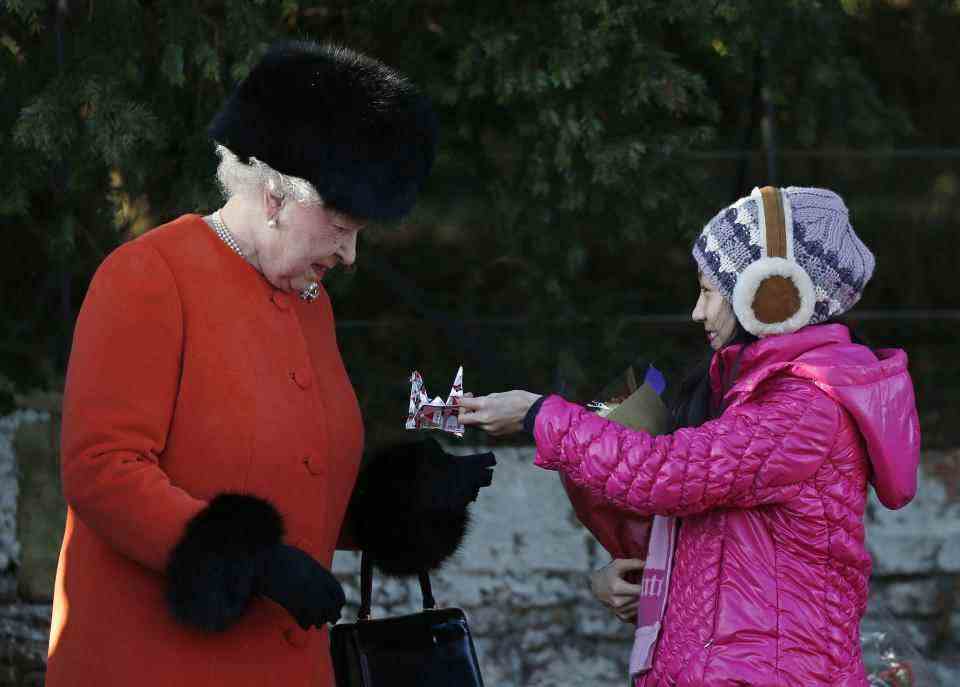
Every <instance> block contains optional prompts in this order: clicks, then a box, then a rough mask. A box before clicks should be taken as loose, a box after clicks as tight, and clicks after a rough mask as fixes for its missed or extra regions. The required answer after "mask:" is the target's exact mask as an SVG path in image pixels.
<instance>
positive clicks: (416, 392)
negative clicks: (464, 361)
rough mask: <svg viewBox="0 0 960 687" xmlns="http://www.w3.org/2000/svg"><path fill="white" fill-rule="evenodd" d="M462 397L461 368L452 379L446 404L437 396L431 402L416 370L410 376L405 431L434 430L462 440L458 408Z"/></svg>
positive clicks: (461, 426) (461, 367) (421, 378)
mask: <svg viewBox="0 0 960 687" xmlns="http://www.w3.org/2000/svg"><path fill="white" fill-rule="evenodd" d="M461 397H463V366H462V365H461V366H460V369H459V370H457V375H456V376H455V377H454V378H453V386H452V387H451V388H450V395H449V396H447V400H446V402H444V401H443V399H442V398H440V397H439V396H437V397H436V398H434V399H433V400H432V401H431V400H430V397H429V396H427V392H426V391H425V390H424V388H423V377H421V376H420V373H419V372H417V371H416V370H414V371H413V374H412V375H410V409H409V411H408V412H407V425H406V427H407V429H436V430H440V431H441V432H449V433H450V434H454V435H456V436H458V437H460V438H463V425H462V424H460V419H459V417H458V415H459V412H460V411H459V406H460V398H461Z"/></svg>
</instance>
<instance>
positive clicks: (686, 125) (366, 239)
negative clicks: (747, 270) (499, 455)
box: [0, 0, 960, 445]
mask: <svg viewBox="0 0 960 687" xmlns="http://www.w3.org/2000/svg"><path fill="white" fill-rule="evenodd" d="M958 30H960V3H957V2H956V1H955V0H843V1H842V2H828V1H826V0H780V1H774V0H717V1H710V2H703V1H701V0H672V1H671V2H658V1H656V0H647V1H643V0H633V1H622V2H614V1H607V0H531V1H528V2H515V1H514V2H508V1H506V0H483V1H482V2H475V1H473V0H424V1H415V0H393V1H391V0H372V1H370V2H347V1H346V0H338V1H332V2H320V1H313V2H308V1H304V2H297V1H294V0H282V1H279V2H269V1H267V0H216V1H207V0H192V1H190V2H187V1H186V0H169V1H166V2H159V1H156V0H154V1H149V0H140V1H134V0H55V1H52V2H51V1H47V0H0V89H2V93H3V97H2V99H0V167H2V169H3V170H4V171H5V179H6V186H5V189H4V192H3V194H0V222H2V223H3V232H2V237H3V244H2V245H3V250H2V251H0V274H2V277H0V278H2V280H3V299H2V302H0V406H2V405H3V403H9V398H10V395H11V393H12V391H13V390H27V389H33V388H41V389H53V390H55V389H57V388H59V387H60V386H61V385H62V378H63V373H64V369H65V364H66V360H67V355H68V352H69V340H70V335H71V330H72V325H73V321H74V319H75V317H76V312H77V310H78V308H79V306H80V303H81V302H82V298H83V295H84V292H85V289H86V285H87V283H88V282H89V279H90V277H91V275H92V273H93V271H94V270H95V268H96V266H97V265H98V264H99V262H100V261H101V260H102V259H103V257H104V256H105V255H106V254H107V253H108V252H109V251H110V250H112V249H113V248H114V247H115V246H116V245H118V244H119V243H120V242H122V241H124V240H127V239H129V238H130V237H132V236H136V235H138V234H140V233H142V232H144V231H147V230H149V229H150V228H152V227H154V226H156V225H158V224H161V223H163V222H165V221H168V220H170V219H172V218H174V217H176V216H178V215H180V214H182V213H184V212H201V213H204V212H207V211H209V210H211V209H213V208H215V207H216V206H217V203H218V201H219V197H218V191H217V189H216V186H215V184H214V182H213V173H214V168H215V157H214V155H213V148H212V145H211V143H210V142H209V140H208V139H207V137H206V134H205V128H206V124H207V122H209V120H210V118H211V116H212V115H213V113H214V112H215V111H216V109H217V108H218V107H219V105H220V104H221V102H222V101H223V99H224V98H225V96H226V94H227V93H228V92H229V91H230V89H231V88H232V87H233V85H234V84H235V83H236V82H237V80H239V79H240V78H242V77H243V76H244V75H245V74H246V72H247V71H248V70H249V68H250V66H251V65H252V64H253V63H254V62H255V61H256V59H257V58H258V57H259V56H260V55H261V54H262V52H263V51H264V50H265V49H266V47H267V45H269V43H270V42H271V41H273V40H274V39H277V38H282V37H307V38H314V39H319V40H332V41H337V42H342V43H345V44H347V45H349V46H351V47H354V48H356V49H358V50H361V51H363V52H367V53H369V54H372V55H374V56H376V57H378V58H380V59H382V60H384V61H385V62H387V63H388V64H391V65H393V66H395V67H397V68H399V69H400V70H401V71H403V72H405V73H406V74H408V75H409V76H410V77H411V78H412V79H413V80H414V81H415V82H416V83H418V84H419V85H421V86H422V87H423V88H424V90H426V91H427V92H428V93H429V94H430V95H431V97H432V98H433V100H434V102H435V103H436V106H437V108H438V111H439V113H440V117H441V122H442V124H441V126H442V128H441V142H440V151H439V157H438V161H437V165H436V168H435V172H434V174H433V176H432V177H431V179H430V181H429V183H428V187H427V189H426V190H425V193H424V194H423V197H422V201H421V202H420V203H419V205H418V208H417V210H416V211H415V212H414V213H413V215H412V216H411V217H410V218H409V219H408V220H406V221H405V222H403V223H402V224H401V225H399V226H393V227H374V228H371V230H370V231H367V232H364V236H363V244H362V246H361V254H360V261H359V266H360V268H359V270H358V271H357V272H356V273H354V274H352V275H338V276H337V277H335V278H334V279H332V280H331V281H330V284H329V288H330V290H331V291H332V292H333V295H334V299H335V306H336V308H337V312H338V322H339V335H340V340H341V346H342V348H343V350H344V356H345V359H346V362H347V365H348V367H349V369H350V372H351V375H352V377H353V379H354V382H355V384H356V385H357V388H358V392H359V394H360V397H361V402H362V403H363V405H364V408H365V411H366V412H367V417H368V422H369V426H370V429H371V434H372V435H376V433H377V432H378V431H382V432H389V431H392V429H391V428H395V427H394V426H395V425H396V426H397V427H399V421H400V419H401V417H402V414H403V413H404V412H405V410H406V409H405V399H406V376H407V375H408V374H409V371H410V370H411V369H414V368H420V369H421V370H422V371H423V372H424V375H425V379H426V381H427V386H428V390H429V391H431V392H432V393H443V392H445V391H446V388H447V385H449V382H450V379H452V376H453V372H454V370H455V369H456V365H457V364H458V363H464V364H465V366H466V380H465V381H466V386H467V388H468V389H470V390H474V391H477V392H487V391H492V390H497V389H501V388H505V387H528V388H532V389H540V390H548V389H556V388H563V389H565V390H567V391H570V392H571V393H573V392H576V393H579V394H582V393H584V389H588V388H598V387H600V386H602V385H603V383H604V382H605V381H606V380H607V378H609V377H611V376H612V375H613V374H614V373H615V372H617V371H618V370H619V369H620V368H621V367H623V366H624V365H625V364H626V363H627V362H628V361H629V360H632V359H633V358H634V357H636V356H638V355H644V356H646V357H648V358H650V359H653V360H656V361H658V363H659V364H660V365H661V367H664V368H665V369H666V370H667V371H668V373H670V375H671V376H673V375H675V374H678V373H679V371H680V369H681V368H682V366H683V364H684V361H685V360H686V359H688V358H689V356H690V355H693V354H696V353H697V352H702V349H703V344H702V339H701V338H700V337H701V333H700V332H699V330H697V329H696V328H694V327H691V326H690V325H688V324H683V323H682V322H681V321H680V320H681V319H682V318H674V319H676V320H677V321H676V323H674V320H672V319H670V318H669V317H667V318H659V319H657V318H654V319H652V320H651V319H649V318H650V317H651V316H656V315H677V314H685V313H687V312H688V311H689V309H690V308H691V307H692V302H693V300H694V297H695V292H696V287H695V275H694V274H693V268H692V263H691V260H690V258H689V250H688V246H689V243H690V241H691V240H692V237H693V236H694V235H695V233H696V232H697V231H698V230H699V229H700V227H701V226H702V225H703V223H704V222H705V221H706V220H707V219H709V217H710V216H711V215H712V214H713V213H715V212H716V211H717V210H718V209H719V208H720V207H721V206H723V205H724V204H726V203H729V202H731V201H732V200H734V199H735V198H737V197H739V196H741V195H744V194H745V193H747V192H749V190H750V188H751V187H752V186H754V185H762V184H764V183H783V184H799V185H824V186H830V187H832V188H835V189H836V190H837V191H839V192H840V193H841V194H842V195H844V196H845V197H846V198H847V200H848V203H849V205H850V206H851V209H852V212H853V219H854V225H855V226H856V227H857V229H858V231H859V232H860V233H861V234H862V235H863V236H864V238H865V239H866V241H867V243H868V244H869V245H871V246H872V247H873V248H874V249H875V252H876V253H877V254H878V256H879V261H878V263H879V267H878V270H877V274H876V277H875V281H874V284H872V285H871V288H870V289H868V292H867V297H866V298H865V301H864V303H863V305H862V306H861V307H862V308H864V309H866V310H870V309H874V310H876V309H895V310H902V309H907V308H909V309H917V308H939V309H944V308H956V307H957V298H956V293H957V289H956V287H955V285H953V284H952V281H953V279H952V271H953V269H952V266H953V265H955V264H956V263H957V258H960V254H958V250H960V249H958V248H957V245H956V243H955V242H954V241H953V240H952V239H951V236H952V234H953V232H955V231H956V229H957V224H958V200H957V199H958V196H957V193H958V183H960V181H958V177H957V160H958V157H960V156H958V153H957V151H958V141H957V138H958V134H957V130H956V127H955V122H956V121H957V118H958V114H960V113H958V111H957V110H958V108H960V100H958V99H957V98H956V97H955V95H954V94H955V93H956V92H957V88H956V87H957V83H956V82H957V79H958V78H960V77H958V75H960V68H958V67H960V58H958V56H957V51H956V49H955V36H956V35H960V34H958ZM144 278H149V275H144ZM857 324H858V326H861V327H862V328H865V329H867V330H868V334H869V335H872V337H873V338H875V339H876V340H882V341H883V342H889V343H896V344H898V345H905V346H906V347H907V348H908V350H909V351H910V352H911V354H912V355H913V360H914V369H915V374H916V375H917V377H918V381H920V382H922V384H923V386H922V387H921V394H920V398H921V404H922V405H923V409H924V422H925V431H927V430H928V429H930V430H931V432H930V433H929V436H933V437H936V436H941V437H943V439H942V440H943V441H949V442H952V445H956V444H957V443H958V442H957V439H958V438H960V437H958V436H957V432H958V431H960V430H957V429H956V428H952V431H953V432H954V433H953V434H950V431H951V428H950V427H949V423H947V422H946V419H945V418H944V417H943V413H942V412H941V411H942V409H943V407H944V406H945V404H947V403H950V402H952V401H953V400H956V398H957V395H958V389H960V363H958V362H956V361H957V360H958V356H957V355H956V352H957V351H956V344H954V343H953V340H954V339H955V338H956V320H953V321H949V320H947V321H946V324H945V323H944V322H943V321H939V322H933V323H929V324H924V323H923V322H921V321H919V320H908V321H902V320H891V319H873V320H871V319H866V320H864V321H862V322H860V321H858V322H857ZM868 338H871V336H868ZM4 399H6V400H4ZM0 409H2V408H0Z"/></svg>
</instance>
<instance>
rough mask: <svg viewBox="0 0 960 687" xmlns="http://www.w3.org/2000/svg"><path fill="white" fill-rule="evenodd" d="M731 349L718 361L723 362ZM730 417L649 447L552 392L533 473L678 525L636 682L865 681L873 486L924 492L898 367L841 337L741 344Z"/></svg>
mask: <svg viewBox="0 0 960 687" xmlns="http://www.w3.org/2000/svg"><path fill="white" fill-rule="evenodd" d="M740 349H741V347H740V346H731V347H728V348H726V349H724V350H723V351H721V352H720V353H719V354H718V355H717V356H715V357H714V358H715V359H714V365H713V367H712V369H711V381H712V383H713V388H714V392H715V393H716V394H719V393H720V380H719V375H718V371H717V370H718V367H717V358H718V357H720V356H722V357H723V359H724V365H725V369H727V370H730V369H733V368H732V366H733V364H734V361H735V360H736V358H737V355H738V353H739V352H740ZM723 407H724V408H725V409H724V411H723V414H722V415H721V416H720V417H719V418H717V419H715V420H711V421H710V422H707V423H705V424H703V425H702V426H700V427H696V428H684V429H680V430H677V431H676V432H674V433H673V434H669V435H665V436H658V437H652V436H650V435H649V434H646V433H644V432H638V431H633V430H629V429H627V428H625V427H623V426H621V425H618V424H616V423H613V422H609V421H607V420H604V419H603V418H601V417H599V416H598V415H596V414H595V413H592V412H590V411H588V410H586V409H585V408H583V407H582V406H578V405H574V404H571V403H568V402H566V401H564V400H563V399H562V398H560V397H559V396H551V397H549V398H548V399H546V401H545V402H544V403H543V406H542V407H541V409H540V412H539V413H538V415H537V419H536V429H535V438H536V442H537V457H536V464H537V465H539V466H540V467H543V468H546V469H549V470H559V471H561V472H562V473H564V474H565V475H566V476H567V477H568V478H569V479H570V480H572V481H573V482H574V483H576V484H579V485H581V486H584V487H586V488H588V489H590V490H591V492H592V493H594V494H597V495H602V497H603V498H604V499H606V500H608V501H609V502H610V503H611V504H613V505H615V506H616V507H618V508H620V509H623V510H625V511H630V512H633V513H637V514H641V515H653V514H660V515H676V516H679V517H680V518H681V521H680V522H681V524H680V532H679V541H678V543H677V549H676V551H675V554H674V556H675V557H674V568H673V574H672V577H671V580H670V590H669V597H668V601H667V610H666V615H665V618H664V625H663V630H662V632H661V635H660V639H659V641H658V644H657V647H656V651H655V654H654V659H653V667H652V669H651V670H650V671H649V672H648V673H646V674H645V675H643V676H641V677H640V678H639V679H638V680H637V682H636V684H637V686H638V687H654V686H658V687H659V686H666V685H671V686H676V687H694V686H698V687H699V686H708V687H724V686H727V685H729V686H731V687H732V686H733V685H751V686H754V687H759V686H767V685H777V686H787V685H789V686H794V685H795V686H796V687H813V686H817V685H830V686H831V687H852V686H856V687H864V686H866V685H867V679H866V676H865V671H864V667H863V659H862V656H861V652H860V619H861V617H862V616H863V613H864V611H865V610H866V602H867V587H868V581H869V577H870V567H871V565H870V556H869V554H868V553H867V550H866V546H865V544H864V527H863V514H864V509H865V505H866V498H867V483H868V481H869V482H870V483H872V484H873V486H874V488H875V489H876V491H877V495H878V496H879V498H880V500H881V502H882V503H883V504H884V505H886V506H887V507H889V508H900V507H902V506H904V505H906V504H907V503H908V502H909V501H910V500H911V499H912V498H913V496H914V494H915V492H916V484H917V482H916V479H917V466H918V463H919V448H920V432H919V425H918V422H917V412H916V406H915V402H914V394H913V384H912V381H911V379H910V375H909V373H908V372H907V356H906V354H905V353H904V352H903V351H900V350H883V351H877V352H876V355H875V354H874V352H872V351H870V350H869V349H868V348H865V347H863V346H859V345H856V344H853V343H851V342H850V336H849V332H848V330H847V329H846V327H844V326H842V325H835V324H829V325H818V326H811V327H806V328H804V329H802V330H800V331H798V332H796V333H793V334H785V335H780V336H772V337H767V338H765V339H762V340H760V341H757V342H755V343H753V344H751V345H749V346H748V347H747V348H746V349H745V350H744V351H743V355H742V356H741V357H740V363H739V372H738V374H737V379H736V380H735V382H734V383H733V385H732V386H731V388H730V389H729V390H728V391H727V392H726V393H725V394H724V396H723Z"/></svg>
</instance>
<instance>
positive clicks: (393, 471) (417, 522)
mask: <svg viewBox="0 0 960 687" xmlns="http://www.w3.org/2000/svg"><path fill="white" fill-rule="evenodd" d="M495 464H496V460H495V459H494V457H493V454H492V453H481V454H475V455H471V456H455V455H451V454H448V453H446V452H444V451H443V449H442V448H441V447H440V445H439V444H438V443H437V442H436V440H434V439H433V438H427V439H425V440H423V441H421V442H418V443H406V444H400V445H393V446H390V447H387V448H385V449H383V450H381V451H379V452H378V453H377V454H376V455H375V456H374V457H373V459H372V460H371V462H370V463H369V465H368V467H367V468H366V469H364V471H363V474H362V475H361V477H360V484H359V486H358V488H357V490H356V492H355V496H354V502H353V504H352V505H351V509H352V515H353V518H354V527H355V530H356V534H357V543H358V544H359V545H360V547H361V548H362V549H364V550H366V551H367V552H369V553H370V555H371V557H372V558H373V562H374V565H376V566H377V568H379V569H380V570H381V571H383V572H384V573H386V574H388V575H396V576H405V575H414V574H416V573H418V572H420V571H424V570H427V571H429V570H435V569H437V568H439V567H440V566H441V565H443V563H444V562H445V561H446V560H447V559H449V558H450V557H451V556H453V555H454V554H455V553H456V552H457V550H458V549H459V548H460V545H461V543H462V542H463V539H464V537H465V536H466V533H467V529H468V527H469V524H470V514H469V512H468V510H467V508H468V506H469V504H470V502H472V501H473V500H475V499H476V498H477V494H478V492H479V490H480V489H481V488H482V487H485V486H488V485H489V484H490V483H491V480H492V472H493V470H492V468H493V466H494V465H495Z"/></svg>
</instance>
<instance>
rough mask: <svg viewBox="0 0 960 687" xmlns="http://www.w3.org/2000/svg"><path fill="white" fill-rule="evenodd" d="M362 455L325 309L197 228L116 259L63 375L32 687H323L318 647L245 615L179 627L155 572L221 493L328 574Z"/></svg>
mask: <svg viewBox="0 0 960 687" xmlns="http://www.w3.org/2000/svg"><path fill="white" fill-rule="evenodd" d="M362 448H363V428H362V424H361V418H360V411H359V407H358V404H357V399H356V396H355V394H354V391H353V388H352V386H351V384H350V381H349V379H348V377H347V374H346V371H345V369H344V366H343V362H342V360H341V357H340V352H339V349H338V347H337V342H336V338H335V332H334V322H333V313H332V309H331V306H330V301H329V299H328V297H327V295H326V293H325V292H324V293H322V294H321V296H320V298H319V299H317V300H316V301H314V302H313V303H303V302H301V301H300V300H299V299H298V298H297V297H296V296H294V295H291V294H287V293H283V292H280V291H277V290H275V289H273V288H272V287H271V286H270V284H269V283H268V282H267V281H266V280H265V279H264V278H263V277H262V276H261V275H260V274H259V273H258V272H257V271H256V270H254V269H253V267H251V266H250V265H249V264H248V263H247V262H246V261H244V260H242V259H241V258H240V257H239V256H237V255H236V254H234V253H233V252H232V251H231V250H230V249H229V248H228V247H227V246H226V245H224V244H223V243H222V242H221V241H220V240H219V239H218V238H217V236H216V234H214V232H213V231H212V230H211V229H210V228H209V227H208V226H207V225H206V224H205V223H204V221H203V220H202V218H200V217H199V216H196V215H187V216H184V217H182V218H180V219H178V220H176V221H174V222H171V223H170V224H167V225H165V226H163V227H160V228H158V229H156V230H154V231H151V232H149V233H148V234H146V235H144V236H142V237H141V238H139V239H136V240H134V241H132V242H130V243H127V244H125V245H123V246H122V247H120V248H119V249H117V250H116V251H115V252H114V253H113V254H111V255H110V256H109V257H108V258H107V259H106V260H105V261H104V263H103V264H102V265H101V267H100V269H99V270H98V271H97V274H96V275H95V277H94V279H93V282H92V283H91V285H90V290H89V292H88V293H87V297H86V300H85V301H84V304H83V308H82V310H81V312H80V317H79V319H78V321H77V327H76V332H75V336H74V342H73V350H72V353H71V357H70V364H69V369H68V373H67V383H66V391H65V397H64V410H63V434H62V446H61V455H62V476H63V488H64V494H65V496H66V500H67V504H68V513H67V525H66V532H65V534H64V539H63V547H62V550H61V553H60V563H59V568H58V572H57V580H56V589H55V597H54V608H53V623H52V627H51V634H50V648H49V661H48V669H47V678H46V684H47V686H48V687H64V686H67V685H69V686H70V687H84V686H86V685H90V686H91V687H92V686H94V685H95V686H96V687H112V686H114V685H116V686H117V687H120V686H123V687H129V686H130V685H137V686H138V687H153V686H157V687H160V686H161V685H163V686H168V685H169V686H173V685H177V686H178V687H179V686H180V685H230V686H231V687H243V686H245V685H249V686H250V687H254V686H256V687H263V686H264V685H278V686H279V685H283V687H308V686H309V687H327V686H331V685H333V676H332V671H331V666H330V658H329V649H328V638H327V633H326V631H325V630H324V631H318V630H311V631H309V632H304V631H303V630H301V629H300V628H299V626H298V625H297V624H296V622H295V621H294V620H293V618H292V617H291V616H290V615H289V614H288V613H287V612H286V611H285V610H284V609H283V608H281V607H280V606H278V605H276V604H274V603H272V602H271V601H268V600H265V599H263V598H260V597H255V598H254V600H253V601H252V603H251V605H250V607H249V608H248V610H247V611H246V612H245V614H244V615H243V617H242V618H241V619H240V620H239V621H238V622H237V623H236V624H234V625H233V626H231V627H229V628H228V629H227V630H225V631H224V632H222V633H216V634H209V633H203V632H201V631H198V630H194V629H191V628H188V627H185V626H183V625H181V624H179V623H178V622H177V621H175V620H174V619H173V617H172V615H171V613H170V611H169V610H168V608H167V606H166V603H165V600H164V589H165V587H164V580H165V578H164V574H163V573H164V568H165V565H166V563H167V559H168V556H169V554H170V551H171V550H172V548H173V547H174V546H175V544H176V543H177V541H178V540H179V538H180V537H181V536H182V534H183V531H184V527H185V525H186V523H187V522H188V520H190V518H192V517H193V516H194V515H196V514H197V513H198V512H199V511H200V510H201V509H202V508H204V507H205V506H206V505H207V502H208V501H209V500H210V499H212V498H213V497H214V496H215V495H217V494H218V493H220V492H225V491H230V492H242V493H248V494H252V495H255V496H258V497H261V498H263V499H266V500H268V501H269V502H271V503H272V504H273V505H274V506H275V507H276V508H277V510H278V511H279V512H280V513H281V514H282V516H283V518H284V522H285V525H286V533H287V539H286V541H287V543H290V544H294V545H296V546H298V547H300V548H302V549H304V550H305V551H307V552H308V553H310V554H311V555H312V556H313V557H314V558H316V559H317V560H318V561H319V562H320V563H322V564H324V565H326V566H329V565H330V563H331V561H332V558H333V552H334V549H335V548H336V544H337V539H338V535H339V532H340V528H341V523H342V521H343V518H344V513H345V511H346V507H347V503H348V501H349V498H350V494H351V491H352V489H353V485H354V482H355V480H356V475H357V469H358V466H359V462H360V455H361V453H362Z"/></svg>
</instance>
